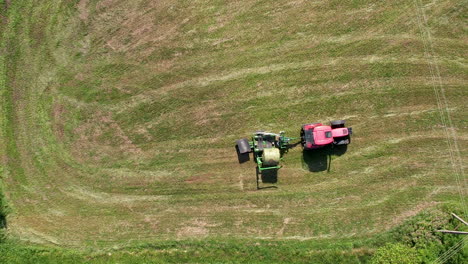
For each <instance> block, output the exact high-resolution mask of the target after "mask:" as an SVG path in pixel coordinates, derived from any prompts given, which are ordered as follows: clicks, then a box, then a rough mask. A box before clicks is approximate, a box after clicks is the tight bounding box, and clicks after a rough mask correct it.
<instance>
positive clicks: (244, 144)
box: [236, 138, 250, 154]
mask: <svg viewBox="0 0 468 264" xmlns="http://www.w3.org/2000/svg"><path fill="white" fill-rule="evenodd" d="M236 145H237V148H238V149H239V153H240V154H244V153H249V152H250V144H249V141H248V140H247V139H246V138H243V139H239V140H237V141H236Z"/></svg>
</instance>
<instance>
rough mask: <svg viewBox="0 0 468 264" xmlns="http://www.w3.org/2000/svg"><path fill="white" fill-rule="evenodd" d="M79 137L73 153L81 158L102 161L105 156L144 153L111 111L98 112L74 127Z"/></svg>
mask: <svg viewBox="0 0 468 264" xmlns="http://www.w3.org/2000/svg"><path fill="white" fill-rule="evenodd" d="M74 134H75V135H76V136H77V139H76V140H75V142H74V143H73V148H72V153H73V154H74V156H75V157H77V158H79V159H80V160H83V159H85V160H87V159H91V160H94V161H100V160H102V159H104V158H118V157H121V156H126V155H135V154H142V150H141V149H140V148H139V147H138V146H136V145H135V144H134V143H133V141H132V140H131V139H130V138H129V137H128V136H127V134H126V133H125V132H124V131H123V129H122V128H121V127H120V125H119V124H118V123H117V122H116V121H115V120H113V119H112V116H111V114H110V113H105V112H100V111H99V112H97V113H96V114H95V115H94V116H93V117H92V118H90V119H89V120H87V121H86V122H84V123H82V124H81V125H80V126H78V127H77V128H75V129H74Z"/></svg>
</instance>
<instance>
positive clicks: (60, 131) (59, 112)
mask: <svg viewBox="0 0 468 264" xmlns="http://www.w3.org/2000/svg"><path fill="white" fill-rule="evenodd" d="M65 112H66V111H65V107H64V106H63V105H62V104H55V105H54V108H53V122H54V123H53V130H54V132H55V135H56V136H57V137H58V138H59V139H60V140H63V138H64V136H65V128H64V127H65V125H64V124H65V122H64V114H65Z"/></svg>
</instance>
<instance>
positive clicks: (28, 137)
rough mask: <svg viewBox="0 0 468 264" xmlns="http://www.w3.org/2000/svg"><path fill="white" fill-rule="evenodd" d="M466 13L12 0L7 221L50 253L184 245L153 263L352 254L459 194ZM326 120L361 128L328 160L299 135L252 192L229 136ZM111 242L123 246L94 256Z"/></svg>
mask: <svg viewBox="0 0 468 264" xmlns="http://www.w3.org/2000/svg"><path fill="white" fill-rule="evenodd" d="M2 3H3V2H2ZM156 3H157V4H156ZM421 10H422V11H423V12H424V14H425V15H426V18H427V22H424V18H422V17H421V16H420V15H421ZM464 11H465V12H464ZM465 13H466V7H465V5H462V4H460V3H459V1H451V0H444V1H438V2H437V3H435V4H431V3H429V2H427V1H418V0H417V1H392V2H391V3H388V2H382V1H325V2H323V3H322V2H310V1H273V2H272V1H253V0H252V1H250V0H249V1H237V2H236V1H234V2H229V3H226V2H225V1H172V0H167V1H156V2H154V1H143V0H138V1H121V0H114V1H56V2H54V3H51V2H49V1H40V2H38V1H29V0H24V1H13V3H12V5H11V6H10V7H9V9H8V11H7V13H2V17H7V18H8V21H7V23H4V24H2V29H1V31H0V33H1V34H2V38H1V40H0V42H1V43H0V44H1V46H0V47H1V50H3V51H5V52H2V53H1V55H0V88H1V90H0V99H1V108H0V109H1V110H0V111H1V113H2V115H1V116H0V127H1V128H2V129H1V131H0V138H1V140H0V158H1V163H0V166H1V167H0V168H1V180H2V185H0V186H3V192H4V193H5V195H6V198H3V196H0V210H2V211H3V209H2V208H4V207H5V204H6V202H4V201H5V200H6V201H8V208H9V209H8V211H11V213H10V214H9V216H8V218H7V220H8V229H7V233H8V235H9V237H10V238H12V239H16V240H17V241H21V243H32V244H40V245H42V246H44V245H46V248H45V249H44V248H41V249H40V250H45V251H44V252H46V253H44V254H45V255H47V254H49V253H47V252H50V251H54V250H59V251H60V250H62V248H66V249H64V251H63V253H57V254H59V255H60V254H63V256H61V257H58V258H57V259H56V260H53V259H54V257H50V259H48V260H47V261H56V262H59V260H62V259H63V261H65V262H66V261H68V262H73V261H78V262H83V261H86V260H87V259H88V258H92V260H95V262H96V263H100V262H113V261H116V260H118V259H122V261H123V262H125V261H127V259H128V261H130V259H131V257H130V255H132V254H130V252H132V250H133V248H136V249H135V250H136V251H137V252H139V253H135V254H137V255H138V254H140V255H141V256H140V255H139V256H138V257H139V258H141V261H142V262H143V261H146V258H150V259H151V256H152V255H151V254H153V253H151V252H146V251H145V250H146V249H145V246H142V248H138V246H137V245H140V244H143V245H155V244H160V243H163V244H164V243H167V244H168V245H177V246H174V247H177V248H180V247H182V248H184V247H185V246H184V245H185V244H184V243H187V244H189V246H187V247H188V248H189V249H187V252H184V253H183V254H182V253H181V254H182V255H180V254H179V253H177V252H178V251H174V252H175V253H174V254H175V256H172V255H171V254H173V253H168V252H166V251H164V252H162V253H157V254H160V255H161V256H160V257H161V261H173V262H177V260H179V261H182V262H183V261H189V260H190V259H186V258H188V257H190V256H192V257H193V261H194V262H203V261H206V262H216V261H218V259H217V258H218V257H219V254H221V253H220V252H228V253H229V254H235V253H234V252H235V250H232V251H231V249H229V248H230V247H231V246H232V247H233V248H238V249H239V252H242V254H240V255H235V256H234V257H233V258H232V262H242V261H243V262H250V261H252V260H256V261H258V262H262V261H263V260H262V259H261V257H260V255H256V254H260V253H262V252H263V253H265V254H266V257H265V261H264V262H268V260H272V261H273V262H284V261H286V260H288V259H290V260H294V259H295V260H297V261H296V262H307V258H310V259H312V260H314V258H315V259H317V261H316V262H320V261H319V259H320V258H325V257H326V256H329V259H330V260H329V262H331V261H332V259H333V258H338V256H340V257H342V258H343V260H342V262H346V261H348V262H354V263H356V262H358V260H363V261H364V260H366V258H367V257H368V256H369V255H370V254H371V253H372V252H373V250H374V249H375V248H376V244H375V243H373V242H369V241H372V240H373V239H375V237H378V236H380V235H382V234H385V233H386V232H387V231H388V230H389V229H391V228H392V227H395V226H398V225H399V224H401V223H402V222H403V221H404V220H405V219H407V218H409V217H411V216H413V215H415V214H417V213H418V212H420V211H422V210H425V209H427V208H431V207H436V206H438V205H441V204H447V203H449V204H452V203H455V204H458V206H460V207H463V206H464V204H463V202H462V201H461V200H460V195H459V192H460V188H461V189H462V190H461V192H462V194H464V192H465V190H464V189H463V188H464V186H465V182H466V180H465V178H464V174H463V172H462V171H461V169H460V168H462V167H460V166H462V164H463V163H464V161H466V149H467V141H466V132H465V128H466V125H467V121H466V110H465V108H464V105H465V98H466V96H467V89H465V87H466V74H467V66H466V65H467V64H466V54H465V52H464V50H466V46H467V45H466V23H465V20H466V19H465V18H466V15H464V14H465ZM427 31H430V33H431V38H430V39H429V38H428V37H427ZM431 47H432V48H431ZM434 65H437V67H438V70H439V73H440V86H439V82H438V76H434V75H433V74H434V73H435V68H431V67H434ZM441 89H443V91H442V90H441ZM435 91H436V92H438V93H439V94H440V93H442V92H443V95H444V96H445V98H446V101H442V104H440V105H438V104H437V100H436V94H435ZM445 102H446V103H447V108H446V107H445ZM448 116H450V117H451V120H452V123H453V127H447V126H448V124H447V123H443V122H442V120H446V118H447V117H448ZM441 118H444V119H441ZM333 119H347V120H348V121H347V122H348V124H349V125H350V126H352V127H353V129H354V131H355V134H354V137H353V142H352V144H351V145H350V146H349V148H348V150H347V152H346V153H345V154H344V155H341V156H338V155H335V156H332V158H331V159H332V160H331V167H330V169H329V171H327V170H326V169H325V170H323V168H321V165H320V164H321V163H322V162H323V161H324V158H325V159H326V157H325V156H324V155H320V154H316V155H308V154H304V153H302V151H301V150H300V149H299V148H298V147H297V148H294V149H292V150H291V151H290V152H289V153H288V154H287V155H286V156H285V160H284V164H283V165H284V168H282V169H281V170H280V172H279V176H278V180H279V181H278V183H277V184H276V186H277V187H278V188H277V189H265V190H260V191H257V190H256V182H255V171H254V164H253V163H252V162H250V163H247V164H241V165H240V164H238V163H237V157H236V153H235V150H234V145H233V144H234V142H235V140H236V139H239V138H242V137H247V136H249V135H250V133H251V132H253V131H255V130H258V129H264V130H271V131H273V132H278V131H280V130H285V131H286V132H287V133H288V135H290V136H297V135H298V130H299V128H300V125H301V124H304V123H309V122H315V121H321V122H328V121H329V120H333ZM446 128H447V130H445V129H446ZM452 129H453V131H454V132H455V137H453V136H452V134H450V133H451V131H452ZM447 133H449V134H448V135H449V137H447ZM447 142H449V143H451V146H454V144H455V143H457V145H458V148H459V150H460V152H457V151H456V150H455V149H449V148H448V145H447ZM323 153H324V152H323ZM451 154H454V156H453V157H454V159H451V156H452V155H451ZM458 154H460V156H457V155H458ZM316 168H318V169H316ZM312 170H320V171H312ZM457 176H458V177H461V180H460V184H461V185H458V184H457V180H456V179H457ZM1 190H2V188H0V191H1ZM3 192H1V193H3ZM462 196H463V195H462ZM0 212H1V211H0ZM1 215H2V214H1V213H0V216H1ZM205 240H207V241H208V242H204V241H205ZM302 240H306V241H307V242H305V241H302ZM161 241H162V242H161ZM223 241H227V242H226V243H227V244H228V246H225V245H224V246H223ZM244 241H245V243H246V244H247V245H245V246H244V245H242V244H243V243H244ZM252 241H253V242H252ZM204 243H206V246H205V244H204ZM220 243H221V245H219V246H218V244H220ZM251 243H260V244H261V245H260V246H259V247H260V249H259V251H258V252H260V253H256V252H257V251H253V252H251V251H250V250H251V249H250V247H249V246H248V245H250V244H251ZM268 243H277V248H276V247H273V248H269V247H268ZM348 243H352V244H353V245H354V244H356V245H359V246H352V247H347V246H346V245H349V244H348ZM51 245H54V246H55V247H57V249H53V248H50V249H49V248H48V247H49V246H51ZM343 245H344V246H343ZM15 247H17V246H13V245H6V246H4V250H5V251H6V252H10V251H11V252H13V253H11V254H15V252H16V251H15V250H18V252H26V253H24V255H25V256H27V255H28V254H30V253H29V252H32V251H34V250H35V249H34V248H23V247H19V248H15ZM112 247H117V248H119V249H121V248H123V249H124V250H123V251H121V252H120V251H118V252H116V253H115V254H113V255H112V257H110V256H109V257H108V256H107V255H105V254H103V255H99V254H100V253H95V252H94V251H101V250H102V251H103V252H106V250H110V249H111V248H112ZM205 247H208V248H210V250H209V251H208V252H205V253H203V254H201V255H200V258H197V255H196V252H197V250H201V248H205ZM295 247H299V248H300V250H297V255H294V254H295V253H294V252H296V251H295V249H294V248H295ZM309 247H310V251H307V250H306V248H309ZM90 248H92V249H93V250H94V251H93V250H91V249H90ZM129 248H130V249H129ZM353 248H361V249H360V250H357V251H353ZM67 250H70V252H69V251H67ZM75 250H77V251H75ZM81 250H85V251H86V250H90V251H89V252H88V253H86V252H85V253H83V252H82V251H81ZM54 252H55V251H54ZM60 252H61V251H60ZM170 252H172V251H170ZM276 252H280V253H281V254H283V255H284V256H283V257H284V259H283V258H282V257H281V256H280V255H276V254H279V253H276ZM192 253H193V254H192ZM9 254H10V253H9ZM18 254H23V253H18ZM50 254H51V256H58V255H57V254H55V253H50ZM95 254H97V255H95ZM155 254H156V253H155ZM12 256H13V255H12ZM90 256H91V257H90ZM93 256H96V259H94V257H93ZM132 256H133V255H132ZM158 256H159V255H158ZM249 257H251V258H252V259H250V260H249V259H247V258H249ZM44 258H48V257H47V256H45V257H44ZM12 261H14V260H12ZM37 261H40V260H37ZM44 261H45V260H44ZM148 261H149V260H148ZM229 261H231V260H230V259H228V258H227V259H226V261H225V262H229ZM323 262H326V261H325V260H324V261H323Z"/></svg>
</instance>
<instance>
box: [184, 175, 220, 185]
mask: <svg viewBox="0 0 468 264" xmlns="http://www.w3.org/2000/svg"><path fill="white" fill-rule="evenodd" d="M213 176H214V174H213V173H206V174H198V175H193V176H191V177H189V178H187V179H186V180H185V182H186V183H201V182H210V181H212V180H211V179H212V178H213Z"/></svg>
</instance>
